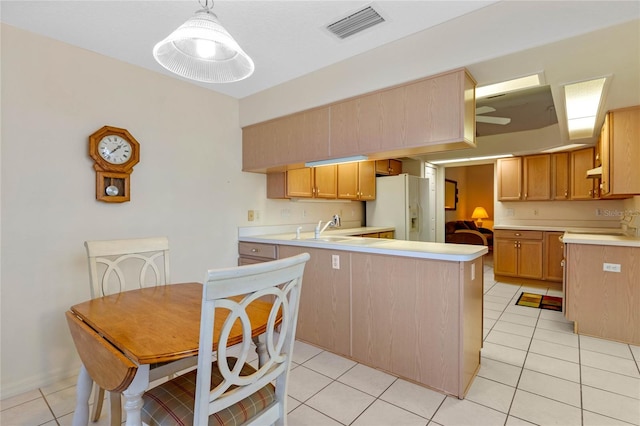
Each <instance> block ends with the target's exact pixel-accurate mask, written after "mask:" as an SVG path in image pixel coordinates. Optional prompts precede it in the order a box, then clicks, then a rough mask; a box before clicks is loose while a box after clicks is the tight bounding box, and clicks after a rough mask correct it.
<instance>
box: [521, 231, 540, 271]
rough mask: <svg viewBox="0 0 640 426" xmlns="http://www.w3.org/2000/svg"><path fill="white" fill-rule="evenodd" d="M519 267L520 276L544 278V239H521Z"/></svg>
mask: <svg viewBox="0 0 640 426" xmlns="http://www.w3.org/2000/svg"><path fill="white" fill-rule="evenodd" d="M518 269H519V270H518V276H520V277H523V278H534V279H542V241H527V240H520V241H519V246H518Z"/></svg>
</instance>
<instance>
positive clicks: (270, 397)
mask: <svg viewBox="0 0 640 426" xmlns="http://www.w3.org/2000/svg"><path fill="white" fill-rule="evenodd" d="M229 360H231V358H229ZM229 364H231V365H233V364H235V363H234V362H230V363H229ZM255 371H256V370H255V369H254V368H253V367H251V366H250V365H249V364H245V365H244V366H243V367H242V373H241V375H242V376H245V375H249V374H252V373H254V372H255ZM196 374H197V370H193V371H190V372H189V373H186V374H184V375H181V376H178V377H176V378H175V379H172V380H169V381H168V382H166V383H163V384H161V385H159V386H157V387H155V388H152V389H150V390H148V391H146V392H145V393H144V395H143V397H142V398H143V400H144V406H143V407H142V421H143V422H144V423H146V424H148V425H150V426H160V425H163V426H164V425H181V426H182V425H184V426H191V425H193V405H194V396H195V393H196ZM220 382H222V376H221V375H220V372H219V370H218V366H217V363H216V362H214V363H213V367H212V369H211V387H212V388H213V387H215V386H216V385H218V384H219V383H220ZM275 400H276V396H275V389H274V387H273V385H271V384H269V385H267V386H265V387H263V388H261V389H260V390H259V391H257V392H256V393H254V394H252V395H250V396H248V397H247V398H245V399H243V400H242V401H240V402H238V403H237V404H234V405H232V406H230V407H228V408H225V409H224V410H221V411H218V412H217V413H215V414H212V415H211V416H209V425H242V424H244V423H246V422H247V421H248V420H250V419H251V418H253V417H255V416H256V415H257V414H258V413H260V412H261V411H263V410H264V409H265V408H267V407H269V406H270V405H271V404H272V403H273V402H274V401H275Z"/></svg>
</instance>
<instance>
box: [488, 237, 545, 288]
mask: <svg viewBox="0 0 640 426" xmlns="http://www.w3.org/2000/svg"><path fill="white" fill-rule="evenodd" d="M493 252H494V273H495V275H496V276H498V275H502V276H510V277H522V278H531V279H542V277H543V274H542V271H543V238H542V232H541V231H510V230H502V229H496V230H495V231H494V234H493Z"/></svg>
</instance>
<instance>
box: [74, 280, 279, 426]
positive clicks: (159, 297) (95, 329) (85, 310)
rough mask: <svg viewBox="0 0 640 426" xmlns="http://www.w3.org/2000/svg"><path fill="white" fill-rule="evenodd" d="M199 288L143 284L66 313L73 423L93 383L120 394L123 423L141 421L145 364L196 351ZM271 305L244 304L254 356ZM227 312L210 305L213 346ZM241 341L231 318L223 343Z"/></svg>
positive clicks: (78, 421)
mask: <svg viewBox="0 0 640 426" xmlns="http://www.w3.org/2000/svg"><path fill="white" fill-rule="evenodd" d="M202 290H203V288H202V284H200V283H182V284H168V285H164V286H157V287H148V288H142V289H137V290H131V291H125V292H122V293H117V294H113V295H110V296H104V297H100V298H96V299H92V300H88V301H86V302H83V303H79V304H77V305H73V306H72V307H71V309H70V310H69V311H67V312H66V317H67V323H68V325H69V329H70V331H71V335H72V337H73V340H74V343H75V345H76V349H77V351H78V354H79V355H80V359H81V360H82V366H81V368H80V373H79V375H78V384H77V391H76V392H77V394H76V410H75V413H74V417H73V425H74V426H80V425H83V426H85V425H87V424H88V422H89V397H90V394H91V388H92V386H93V383H94V382H95V383H97V384H98V385H100V386H101V387H102V388H104V389H105V390H108V391H110V392H117V393H122V395H123V397H124V404H123V407H124V410H125V411H126V413H127V418H126V425H127V426H137V425H141V424H142V421H141V417H140V415H141V409H142V394H143V393H144V391H145V390H146V389H147V388H148V386H149V368H150V365H151V364H156V363H165V362H169V361H178V360H186V359H189V358H190V359H191V360H194V359H195V358H193V357H194V356H196V355H197V354H198V342H199V334H200V308H201V303H202ZM271 307H272V305H271V304H270V303H268V302H265V301H254V302H253V303H251V304H250V305H249V306H248V307H247V314H248V315H249V318H250V319H251V324H252V331H251V335H252V338H253V341H254V342H255V343H256V347H257V348H256V351H257V352H258V356H259V359H260V361H261V360H262V359H263V357H264V354H265V346H264V343H261V342H260V340H259V339H258V336H260V335H261V334H263V333H264V332H265V331H266V324H267V320H268V317H269V313H270V311H271ZM227 313H228V312H227V311H226V310H223V309H220V310H216V315H215V325H214V347H213V348H212V350H214V351H215V350H216V348H217V336H218V335H219V333H218V331H219V330H220V329H221V328H222V325H223V323H224V321H225V319H226V317H227ZM241 341H242V328H241V325H240V324H239V322H236V324H235V325H234V327H233V329H232V332H231V334H230V336H229V341H228V346H233V345H235V344H237V343H240V342H241ZM185 365H186V364H185ZM116 395H117V394H116ZM119 399H120V398H118V399H117V401H118V402H119ZM120 421H121V419H119V418H118V419H111V424H112V425H114V424H118V425H119V424H120Z"/></svg>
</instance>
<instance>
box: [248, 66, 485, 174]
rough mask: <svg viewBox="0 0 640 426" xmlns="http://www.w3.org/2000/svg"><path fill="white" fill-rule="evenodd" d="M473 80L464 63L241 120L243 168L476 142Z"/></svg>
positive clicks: (403, 152) (258, 168)
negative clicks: (278, 114) (260, 120)
mask: <svg viewBox="0 0 640 426" xmlns="http://www.w3.org/2000/svg"><path fill="white" fill-rule="evenodd" d="M475 85H476V82H475V80H474V79H473V77H471V75H470V74H469V73H468V72H467V71H466V70H465V69H462V68H461V69H457V70H453V71H449V72H445V73H442V74H438V75H435V76H431V77H427V78H424V79H421V80H417V81H413V82H409V83H406V84H402V85H398V86H394V87H390V88H386V89H382V90H379V91H376V92H372V93H367V94H364V95H361V96H357V97H354V98H351V99H346V100H343V101H339V102H336V103H333V104H330V105H326V106H322V107H318V108H315V109H312V110H308V111H302V112H299V113H295V114H291V115H288V116H285V117H281V118H276V119H273V120H270V121H267V122H264V123H257V124H254V125H250V126H246V127H244V128H243V129H242V170H244V171H253V172H270V171H283V170H282V168H283V167H286V166H287V165H295V164H301V163H305V162H308V161H313V160H322V159H330V158H340V157H346V156H351V155H363V154H364V155H371V154H375V157H376V158H385V157H387V158H388V157H399V156H405V155H418V154H425V153H428V152H434V151H444V150H448V149H459V148H469V147H475V146H476V142H475Z"/></svg>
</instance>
